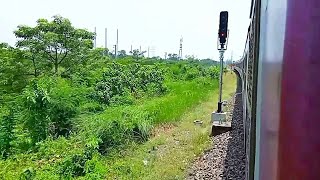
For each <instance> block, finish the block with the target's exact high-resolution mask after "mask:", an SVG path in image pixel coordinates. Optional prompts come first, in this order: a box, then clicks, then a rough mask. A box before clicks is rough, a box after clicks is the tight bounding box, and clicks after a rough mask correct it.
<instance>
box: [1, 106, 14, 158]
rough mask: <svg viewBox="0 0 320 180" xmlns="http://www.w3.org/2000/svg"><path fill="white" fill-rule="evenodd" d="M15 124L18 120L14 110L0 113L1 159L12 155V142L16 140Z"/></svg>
mask: <svg viewBox="0 0 320 180" xmlns="http://www.w3.org/2000/svg"><path fill="white" fill-rule="evenodd" d="M1 111H6V110H1ZM3 113H4V114H3ZM15 123H16V120H15V117H14V114H13V111H12V110H10V111H9V112H2V113H1V112H0V158H1V157H2V158H7V157H9V156H10V155H11V153H12V141H13V140H14V139H15V134H14V128H15Z"/></svg>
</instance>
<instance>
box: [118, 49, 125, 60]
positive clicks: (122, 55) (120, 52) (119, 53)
mask: <svg viewBox="0 0 320 180" xmlns="http://www.w3.org/2000/svg"><path fill="white" fill-rule="evenodd" d="M126 56H127V52H126V51H125V50H121V51H118V57H119V58H123V57H126Z"/></svg>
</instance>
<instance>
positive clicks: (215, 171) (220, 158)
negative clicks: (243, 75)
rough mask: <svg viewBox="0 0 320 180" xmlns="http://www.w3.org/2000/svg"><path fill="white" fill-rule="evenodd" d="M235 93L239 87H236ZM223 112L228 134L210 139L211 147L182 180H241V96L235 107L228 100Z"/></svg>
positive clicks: (242, 168) (243, 166)
mask: <svg viewBox="0 0 320 180" xmlns="http://www.w3.org/2000/svg"><path fill="white" fill-rule="evenodd" d="M239 92H241V84H239V83H238V87H237V93H239ZM227 109H228V114H229V115H228V120H230V121H231V123H232V130H231V131H230V132H226V133H223V134H220V135H216V136H214V137H212V142H213V147H212V148H211V149H209V150H208V151H206V152H204V154H203V155H202V156H201V157H199V158H198V159H197V160H195V162H194V163H193V165H192V167H191V168H190V170H189V171H188V175H187V178H186V179H188V180H191V179H196V180H200V179H214V180H221V179H223V180H224V179H233V180H234V179H237V180H244V179H245V150H244V131H243V115H242V94H236V97H235V105H233V100H230V101H229V102H228V105H227Z"/></svg>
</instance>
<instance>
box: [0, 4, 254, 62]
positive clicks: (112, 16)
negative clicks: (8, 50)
mask: <svg viewBox="0 0 320 180" xmlns="http://www.w3.org/2000/svg"><path fill="white" fill-rule="evenodd" d="M250 3H251V0H51V1H46V0H3V1H2V2H1V6H0V42H7V43H9V44H10V45H14V44H15V42H16V38H15V36H14V34H13V31H14V30H15V29H16V28H17V26H18V25H21V24H24V25H29V26H34V25H35V24H36V20H37V19H39V18H47V19H50V20H51V17H52V16H53V15H56V14H59V15H61V16H63V17H65V18H68V19H70V20H71V22H72V23H73V25H74V26H75V27H77V28H85V29H88V30H90V31H94V27H97V34H98V36H97V45H98V47H104V29H105V28H108V36H109V38H108V48H109V49H112V46H113V44H115V43H116V30H117V28H118V29H119V50H120V49H124V50H126V51H129V50H130V46H131V45H133V48H134V49H138V48H139V47H140V45H141V46H142V49H143V50H147V49H148V46H149V47H150V49H151V50H152V49H153V50H152V51H151V52H150V56H152V55H154V56H161V57H163V56H164V53H165V52H168V53H176V54H178V52H179V39H180V37H181V36H182V37H183V40H184V42H183V51H184V52H183V56H185V55H195V56H197V57H198V58H213V59H216V60H218V58H219V54H218V51H217V47H216V46H217V45H216V44H217V31H218V26H219V13H220V11H229V29H230V38H229V47H228V51H227V52H226V57H227V58H230V56H231V54H232V52H233V58H234V60H237V59H238V58H239V57H240V56H241V55H242V53H243V48H244V44H245V40H246V34H247V29H248V26H249V13H250Z"/></svg>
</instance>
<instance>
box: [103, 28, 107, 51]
mask: <svg viewBox="0 0 320 180" xmlns="http://www.w3.org/2000/svg"><path fill="white" fill-rule="evenodd" d="M104 35H105V42H104V48H105V49H106V50H107V49H108V29H107V28H105V34H104Z"/></svg>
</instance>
